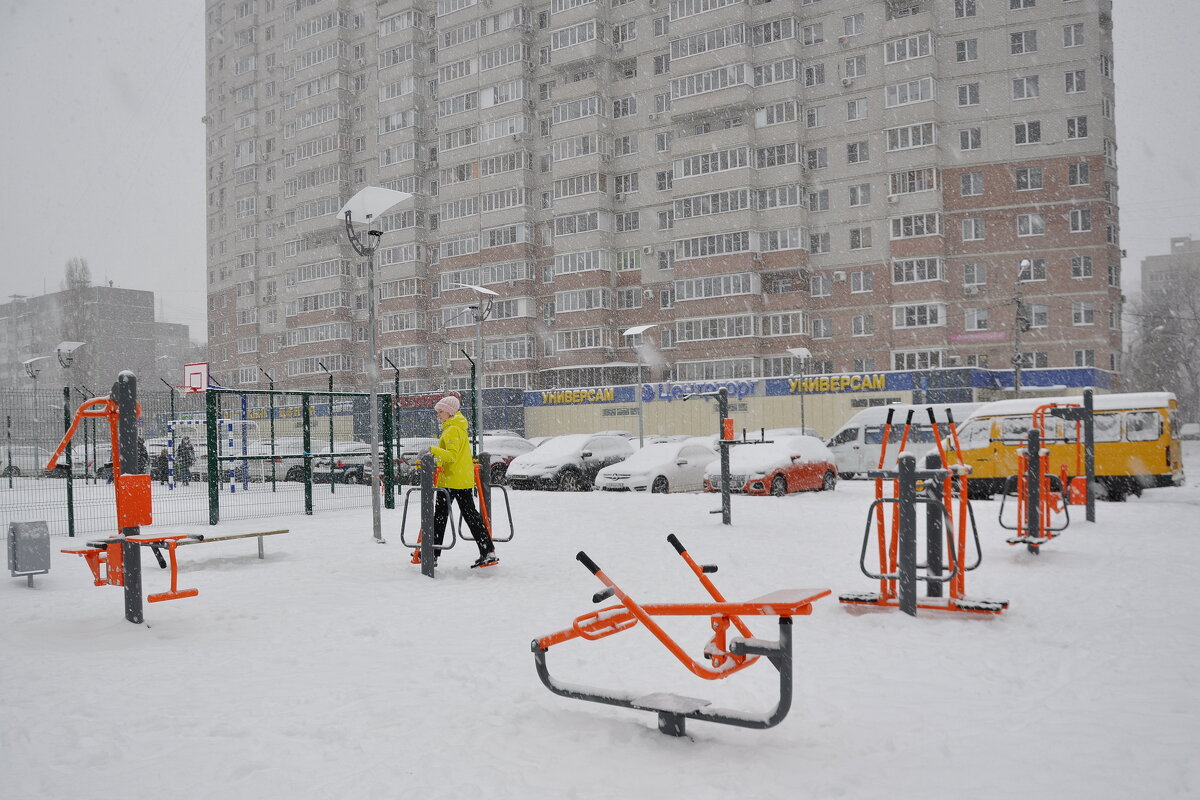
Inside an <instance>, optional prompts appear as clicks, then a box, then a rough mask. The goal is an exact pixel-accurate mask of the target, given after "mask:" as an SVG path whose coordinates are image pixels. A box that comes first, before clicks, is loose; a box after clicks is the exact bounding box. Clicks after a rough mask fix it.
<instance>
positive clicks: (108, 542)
mask: <svg viewBox="0 0 1200 800" xmlns="http://www.w3.org/2000/svg"><path fill="white" fill-rule="evenodd" d="M140 415H141V409H140V407H139V406H138V403H137V378H136V377H135V376H134V374H133V373H132V372H130V371H128V370H126V371H124V372H122V373H121V374H120V376H119V377H118V378H117V382H116V383H114V384H113V387H112V394H110V395H109V396H108V397H96V398H92V399H91V400H87V401H85V402H84V403H83V404H82V405H80V406H79V409H78V410H76V412H75V418H74V420H72V422H71V427H70V428H69V429H68V430H67V432H66V434H65V435H64V436H63V439H62V442H60V443H59V445H58V449H56V450H55V451H54V455H53V456H52V457H51V458H50V462H49V463H48V464H47V465H46V469H54V467H55V465H56V464H57V463H58V458H59V456H61V455H62V453H63V451H64V450H66V448H67V447H68V445H70V443H71V437H72V436H74V434H75V429H76V428H77V427H78V425H79V421H80V420H82V419H84V418H85V417H98V418H101V419H106V420H108V427H109V432H110V434H111V441H112V456H113V486H114V487H115V489H116V492H115V493H116V504H117V528H118V529H119V532H120V535H119V536H116V537H113V538H111V539H102V540H99V541H93V542H88V543H87V546H88V549H86V550H63V552H64V553H70V554H73V555H81V556H83V557H84V558H85V559H86V560H87V564H88V566H89V567H90V568H91V570H92V578H93V579H94V581H95V585H96V586H105V585H108V586H123V587H124V588H125V619H127V620H129V621H130V622H133V623H137V624H140V623H141V622H142V621H143V616H142V568H141V564H142V559H141V548H142V547H151V548H153V550H154V555H155V557H156V558H157V559H158V560H159V563H160V564H161V565H162V566H165V564H163V563H162V555H161V554H160V553H159V549H160V548H164V547H165V548H166V549H167V552H168V554H169V556H170V559H171V588H170V590H169V591H166V592H160V593H158V594H152V595H149V596H147V597H146V600H147V601H149V602H151V603H157V602H160V601H162V600H176V599H178V598H182V597H195V596H196V595H197V594H199V590H197V589H179V588H178V580H179V565H178V562H177V561H176V558H175V548H176V546H177V545H178V544H179V542H180V541H181V540H184V539H192V538H194V537H190V536H141V535H139V534H140V531H141V526H143V525H149V524H151V523H152V522H153V514H152V511H151V499H150V485H151V481H150V476H149V475H144V474H137V470H138V468H139V466H140V465H139V464H138V436H137V418H138V417H139V416H140ZM126 465H131V466H129V468H126Z"/></svg>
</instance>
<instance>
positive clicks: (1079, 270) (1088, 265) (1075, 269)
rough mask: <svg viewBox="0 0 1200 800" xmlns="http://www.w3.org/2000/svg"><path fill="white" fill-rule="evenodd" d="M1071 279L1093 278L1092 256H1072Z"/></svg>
mask: <svg viewBox="0 0 1200 800" xmlns="http://www.w3.org/2000/svg"><path fill="white" fill-rule="evenodd" d="M1071 277H1072V278H1090V277H1092V257H1091V256H1071Z"/></svg>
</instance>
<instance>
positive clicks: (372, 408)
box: [338, 186, 412, 544]
mask: <svg viewBox="0 0 1200 800" xmlns="http://www.w3.org/2000/svg"><path fill="white" fill-rule="evenodd" d="M411 197H412V195H411V194H409V193H408V192H397V191H394V190H392V189H384V188H383V187H381V186H368V187H367V188H365V189H362V190H360V191H359V192H358V193H357V194H355V195H354V197H351V198H350V200H349V202H347V203H346V205H344V206H342V208H341V210H340V211H339V212H338V213H339V214H341V215H342V216H343V217H344V218H345V220H346V237H347V238H348V239H349V240H350V244H351V246H353V247H354V252H356V253H358V254H359V255H360V256H365V257H366V259H367V326H368V328H369V330H368V332H367V338H368V340H369V342H370V348H371V361H370V364H369V365H368V366H367V378H368V381H369V383H370V389H369V390H368V392H367V396H368V403H367V405H368V407H369V412H370V419H371V525H372V528H373V535H374V537H375V541H377V542H379V543H380V544H384V538H383V526H382V524H381V522H380V519H379V493H380V485H381V484H380V480H379V479H380V475H379V399H378V396H377V394H378V389H379V335H378V325H377V324H376V322H375V251H376V250H377V249H378V248H379V240H380V238H381V237H382V236H383V231H381V230H376V229H374V228H372V225H373V224H374V223H376V222H378V221H379V217H380V216H382V215H383V214H384V212H386V211H388V210H389V209H390V208H392V207H393V206H395V205H396V204H398V203H402V202H404V201H405V200H408V199H409V198H411ZM355 222H358V223H360V224H366V226H367V241H368V244H365V245H364V244H363V242H362V240H361V239H360V238H359V236H358V233H357V232H356V231H355V230H354V223H355Z"/></svg>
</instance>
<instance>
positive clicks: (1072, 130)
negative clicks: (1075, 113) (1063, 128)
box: [1067, 117, 1088, 139]
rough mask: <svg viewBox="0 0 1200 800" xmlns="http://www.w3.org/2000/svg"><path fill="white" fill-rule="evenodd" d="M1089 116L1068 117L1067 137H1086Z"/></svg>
mask: <svg viewBox="0 0 1200 800" xmlns="http://www.w3.org/2000/svg"><path fill="white" fill-rule="evenodd" d="M1087 135H1088V131H1087V117H1067V138H1068V139H1086V138H1087Z"/></svg>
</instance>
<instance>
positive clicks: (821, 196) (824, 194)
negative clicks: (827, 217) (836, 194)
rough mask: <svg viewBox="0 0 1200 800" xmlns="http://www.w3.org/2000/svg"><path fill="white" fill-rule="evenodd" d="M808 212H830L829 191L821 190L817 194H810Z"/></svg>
mask: <svg viewBox="0 0 1200 800" xmlns="http://www.w3.org/2000/svg"><path fill="white" fill-rule="evenodd" d="M808 210H809V211H828V210H829V190H828V189H821V190H820V191H816V192H809V193H808Z"/></svg>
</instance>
